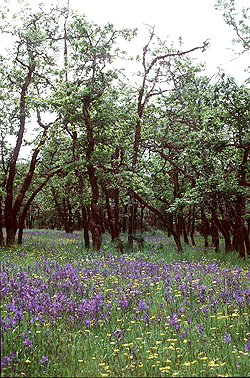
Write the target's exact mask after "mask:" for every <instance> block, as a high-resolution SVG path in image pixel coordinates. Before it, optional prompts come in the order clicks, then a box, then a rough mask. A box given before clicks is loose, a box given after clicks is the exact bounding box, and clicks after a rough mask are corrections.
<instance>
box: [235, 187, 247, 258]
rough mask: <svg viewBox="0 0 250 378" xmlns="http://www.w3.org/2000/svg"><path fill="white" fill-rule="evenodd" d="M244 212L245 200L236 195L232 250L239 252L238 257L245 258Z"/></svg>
mask: <svg viewBox="0 0 250 378" xmlns="http://www.w3.org/2000/svg"><path fill="white" fill-rule="evenodd" d="M244 210H245V198H244V197H243V196H242V195H237V196H236V200H235V223H234V230H233V246H232V247H233V249H235V250H236V251H238V252H239V257H242V258H245V244H244V243H245V236H244V220H243V214H244Z"/></svg>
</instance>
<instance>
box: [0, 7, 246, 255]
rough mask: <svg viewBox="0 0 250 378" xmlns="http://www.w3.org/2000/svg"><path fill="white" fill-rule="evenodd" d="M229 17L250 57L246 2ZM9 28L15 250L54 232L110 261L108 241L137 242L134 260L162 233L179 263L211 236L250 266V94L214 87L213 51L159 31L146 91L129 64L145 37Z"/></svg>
mask: <svg viewBox="0 0 250 378" xmlns="http://www.w3.org/2000/svg"><path fill="white" fill-rule="evenodd" d="M217 8H218V9H220V10H222V12H223V17H224V19H225V22H226V23H228V24H229V25H230V26H232V27H233V28H234V30H235V34H236V37H235V42H236V43H240V44H241V46H243V51H242V53H243V52H244V53H248V52H249V36H250V33H249V32H250V29H249V25H248V21H249V13H248V12H249V10H248V9H243V10H242V18H240V19H239V20H238V19H237V17H236V16H237V15H236V11H235V5H234V1H233V0H230V1H229V0H220V1H218V3H217ZM1 14H2V24H1V26H0V29H1V32H2V33H3V34H4V33H9V34H11V35H12V36H13V37H14V42H13V45H12V46H11V47H10V48H9V49H8V51H6V54H4V55H0V75H1V80H0V101H1V102H0V126H1V134H0V136H1V172H0V179H1V189H0V210H1V212H0V244H1V245H2V246H3V245H5V244H6V245H7V246H10V245H12V244H13V243H14V242H15V236H16V234H17V232H18V242H19V243H22V233H23V229H24V228H25V227H29V228H35V227H38V228H39V227H40V228H46V227H48V228H64V229H65V231H66V232H73V231H74V230H80V229H83V230H84V241H85V247H86V248H89V247H90V245H91V241H92V245H93V248H96V249H98V250H99V249H100V248H101V242H102V234H103V233H104V232H106V231H107V232H109V233H110V234H111V238H112V240H113V241H115V240H117V239H118V238H119V235H120V233H121V232H128V242H129V245H130V247H131V248H132V247H133V240H135V238H136V231H138V230H140V232H141V233H143V231H145V230H146V229H148V228H150V227H152V226H154V227H160V228H162V229H163V230H165V231H166V233H168V235H169V236H171V235H172V236H173V237H174V240H175V243H176V247H177V249H178V250H179V251H181V250H182V248H183V247H182V244H183V243H190V242H191V243H192V244H194V243H195V239H194V235H195V234H196V233H199V234H201V235H203V236H204V240H205V247H207V246H208V236H209V235H211V237H212V242H213V245H214V248H215V250H216V251H219V248H220V242H219V240H220V239H219V236H220V235H221V236H222V237H223V238H224V242H225V251H226V252H228V251H230V250H233V249H234V250H237V251H238V253H239V256H240V257H245V254H246V253H247V254H248V255H250V242H249V233H250V202H249V198H250V189H249V188H250V162H249V152H250V107H249V104H250V90H249V87H248V86H247V84H245V85H238V84H237V83H236V81H235V79H234V78H233V77H229V76H225V74H220V73H215V74H214V76H213V77H212V78H209V77H207V76H205V75H204V73H203V70H204V66H203V65H202V64H198V63H196V61H195V60H194V59H193V58H192V52H193V51H200V52H203V51H205V50H206V49H207V47H208V42H207V41H205V42H201V44H200V45H198V46H193V47H192V46H191V47H190V49H188V50H182V49H181V46H178V47H176V46H174V45H173V44H169V42H167V41H164V40H162V39H161V38H159V37H158V36H157V35H156V33H155V28H154V27H151V26H149V27H148V40H147V41H146V44H145V46H144V47H142V51H141V55H140V54H139V53H138V55H137V56H136V57H135V58H134V59H135V60H136V61H137V62H138V64H140V66H141V69H140V71H138V72H137V83H134V82H133V83H132V79H131V78H130V77H126V74H125V73H124V70H122V69H119V68H118V67H119V64H118V63H117V62H118V61H119V60H121V59H123V60H126V59H131V58H129V57H128V56H127V54H126V52H125V51H123V50H121V48H120V41H122V40H125V41H127V42H128V43H129V41H131V40H132V39H133V38H134V37H135V36H136V33H137V30H136V29H133V30H130V29H122V30H118V29H116V28H115V26H114V25H113V24H111V23H108V24H107V25H104V26H99V25H97V24H95V23H94V22H90V21H88V20H87V18H86V16H84V15H79V14H77V13H74V12H71V11H69V9H68V8H67V7H60V6H55V7H53V8H52V9H51V11H50V12H46V11H45V9H44V7H43V6H42V5H41V6H40V10H39V11H38V12H36V13H34V12H32V10H31V9H29V8H25V9H22V11H21V12H20V13H19V14H18V15H13V18H12V21H11V22H10V21H7V11H6V10H5V9H4V8H3V9H2V10H1ZM17 20H18V22H17ZM130 81H131V83H130ZM34 124H36V132H35V136H34V138H33V141H32V142H30V144H31V148H32V150H31V154H30V157H29V158H27V159H23V158H22V159H21V158H20V151H21V148H22V147H23V146H24V145H25V144H26V143H27V142H25V135H26V134H27V133H29V130H30V127H31V125H34ZM10 135H12V136H14V137H15V140H16V142H15V146H14V149H13V150H12V149H11V146H10V145H9V140H8V137H9V136H10ZM3 228H5V229H6V237H4V233H3ZM89 235H91V238H90V237H89Z"/></svg>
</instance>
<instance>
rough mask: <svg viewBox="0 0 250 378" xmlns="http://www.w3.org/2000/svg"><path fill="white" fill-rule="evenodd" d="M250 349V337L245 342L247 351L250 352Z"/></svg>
mask: <svg viewBox="0 0 250 378" xmlns="http://www.w3.org/2000/svg"><path fill="white" fill-rule="evenodd" d="M249 351H250V339H248V340H247V342H246V344H245V352H249Z"/></svg>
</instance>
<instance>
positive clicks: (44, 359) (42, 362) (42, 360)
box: [39, 356, 49, 365]
mask: <svg viewBox="0 0 250 378" xmlns="http://www.w3.org/2000/svg"><path fill="white" fill-rule="evenodd" d="M48 362H49V357H48V356H42V358H41V360H40V361H39V364H41V365H44V364H45V363H48Z"/></svg>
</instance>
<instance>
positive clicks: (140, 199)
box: [135, 193, 183, 252]
mask: <svg viewBox="0 0 250 378" xmlns="http://www.w3.org/2000/svg"><path fill="white" fill-rule="evenodd" d="M135 198H136V199H137V200H138V201H139V202H140V203H141V204H142V205H144V206H146V207H147V208H148V209H149V210H151V211H152V212H153V213H154V214H156V215H157V216H158V217H159V218H160V219H161V220H162V221H163V223H164V224H165V226H166V227H167V228H168V229H169V230H170V232H171V234H172V235H173V237H174V240H175V243H176V246H177V250H178V251H180V252H182V251H183V249H182V245H181V239H180V235H179V234H178V232H176V231H175V230H174V228H173V227H172V225H171V224H170V223H169V221H168V219H167V218H166V217H165V216H164V215H163V214H162V213H161V212H160V210H159V209H157V208H156V207H154V206H152V205H150V204H149V203H147V202H146V201H145V200H144V199H143V198H141V197H140V196H139V194H137V193H135Z"/></svg>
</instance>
